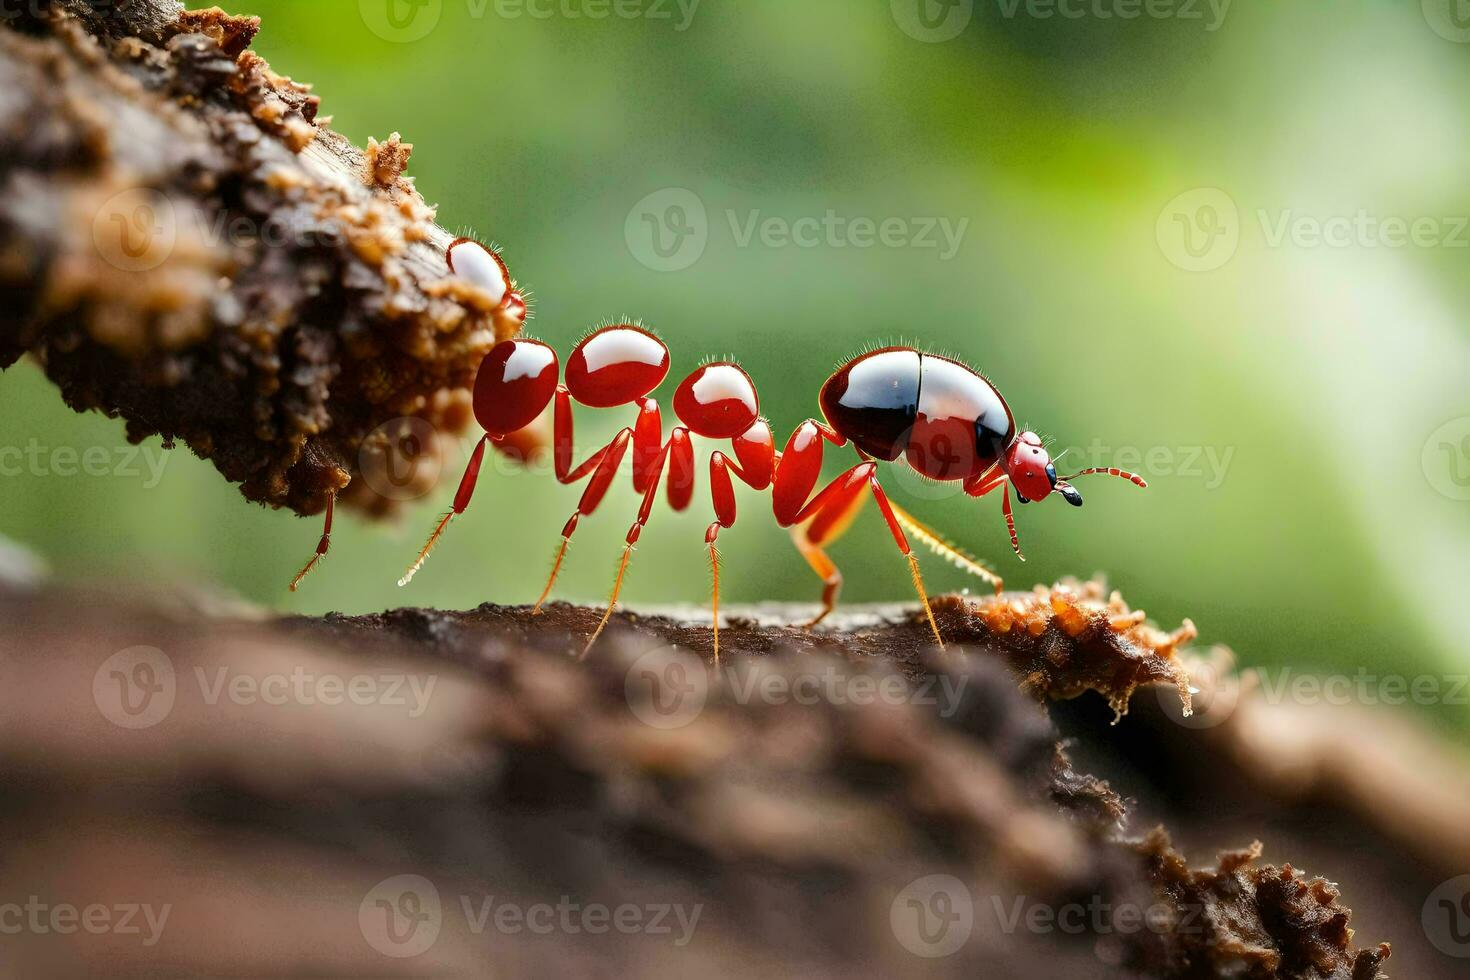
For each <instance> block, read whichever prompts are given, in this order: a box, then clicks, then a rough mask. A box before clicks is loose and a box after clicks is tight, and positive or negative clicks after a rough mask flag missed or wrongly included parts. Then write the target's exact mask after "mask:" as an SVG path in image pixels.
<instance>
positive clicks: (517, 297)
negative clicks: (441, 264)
mask: <svg viewBox="0 0 1470 980" xmlns="http://www.w3.org/2000/svg"><path fill="white" fill-rule="evenodd" d="M444 259H445V261H446V262H447V263H448V264H449V271H450V272H452V273H454V274H455V275H456V276H459V277H460V278H461V279H463V280H465V281H466V282H468V283H470V284H471V285H473V286H477V287H479V288H480V289H481V290H482V291H483V292H484V293H485V295H486V296H488V297H489V298H490V302H491V304H493V309H492V311H491V316H492V317H493V318H494V319H495V335H496V336H497V337H513V336H515V335H516V334H517V333H519V332H520V330H521V328H522V327H524V326H525V325H526V299H525V297H524V296H522V295H521V293H520V291H519V290H517V289H516V288H515V281H514V280H513V279H511V277H510V270H509V269H507V268H506V267H505V263H504V262H503V261H501V258H500V256H499V255H497V254H495V252H493V251H491V250H490V249H488V248H486V247H485V246H484V245H481V244H480V243H479V242H477V241H475V240H474V239H473V238H456V239H455V240H454V241H453V242H452V243H451V244H450V246H449V248H448V249H447V250H446V251H445V253H444Z"/></svg>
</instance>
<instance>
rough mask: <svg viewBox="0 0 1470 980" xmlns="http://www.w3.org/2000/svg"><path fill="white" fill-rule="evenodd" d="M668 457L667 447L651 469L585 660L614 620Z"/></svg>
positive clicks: (620, 453)
mask: <svg viewBox="0 0 1470 980" xmlns="http://www.w3.org/2000/svg"><path fill="white" fill-rule="evenodd" d="M670 443H671V444H672V440H670ZM614 452H616V454H617V456H618V457H619V458H621V457H622V455H623V454H622V450H621V449H618V450H614ZM668 457H669V447H668V446H665V447H664V449H663V451H662V452H661V453H659V455H658V458H657V459H655V460H654V462H653V465H652V466H651V467H650V468H649V471H648V484H647V486H646V487H645V488H644V491H643V503H641V504H640V505H639V507H638V518H637V520H635V521H634V522H633V526H632V527H630V528H628V536H627V537H626V538H625V539H624V544H623V557H622V558H621V559H620V560H619V561H618V576H617V578H616V579H615V580H614V581H613V589H612V595H611V596H610V597H609V598H608V600H607V609H606V610H605V611H604V612H603V614H602V620H601V622H599V623H598V624H597V629H595V630H593V631H592V636H591V637H589V638H588V640H587V646H585V647H584V648H583V649H582V658H583V659H585V658H586V656H587V654H589V653H591V652H592V645H593V644H594V643H596V642H597V638H598V637H599V636H601V635H602V631H603V630H604V629H605V628H606V627H607V623H608V620H610V619H612V614H613V610H614V609H615V608H616V607H617V604H618V595H619V594H620V593H621V592H622V591H623V577H624V576H625V575H626V574H627V572H628V562H629V560H630V559H631V558H632V555H633V546H634V545H636V544H637V543H638V538H639V537H640V536H641V535H642V534H643V528H644V527H645V526H646V525H647V524H648V517H649V515H650V514H652V513H653V502H654V500H656V499H657V498H658V485H659V481H660V480H661V479H662V478H663V474H664V461H665V460H667V459H668ZM613 465H614V469H616V466H617V464H616V462H615V463H614V464H613ZM594 479H595V478H594ZM563 544H565V542H563Z"/></svg>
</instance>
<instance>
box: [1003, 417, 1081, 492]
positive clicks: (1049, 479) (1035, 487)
mask: <svg viewBox="0 0 1470 980" xmlns="http://www.w3.org/2000/svg"><path fill="white" fill-rule="evenodd" d="M1005 470H1006V475H1007V476H1009V477H1010V478H1011V483H1013V484H1015V487H1016V496H1017V497H1018V498H1019V499H1020V501H1021V503H1023V504H1024V503H1029V502H1031V501H1034V500H1041V499H1042V498H1044V497H1046V496H1048V495H1050V494H1051V493H1053V492H1055V493H1059V494H1061V495H1062V497H1063V498H1065V499H1066V501H1067V503H1069V504H1071V505H1072V506H1073V507H1081V506H1082V494H1080V493H1078V492H1077V489H1076V488H1075V487H1073V486H1072V485H1071V484H1070V483H1067V482H1065V481H1063V480H1058V479H1057V468H1056V467H1055V466H1053V465H1052V461H1051V454H1050V453H1048V452H1047V451H1046V447H1044V446H1043V445H1042V444H1041V437H1040V436H1038V435H1037V434H1036V433H1034V432H1031V431H1029V430H1028V431H1026V432H1023V433H1021V434H1020V435H1019V436H1017V437H1016V441H1015V442H1013V443H1011V447H1010V449H1008V450H1006V455H1005Z"/></svg>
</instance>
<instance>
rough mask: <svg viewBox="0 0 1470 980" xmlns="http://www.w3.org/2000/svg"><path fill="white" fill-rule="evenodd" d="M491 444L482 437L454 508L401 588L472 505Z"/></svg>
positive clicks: (435, 530)
mask: <svg viewBox="0 0 1470 980" xmlns="http://www.w3.org/2000/svg"><path fill="white" fill-rule="evenodd" d="M489 442H490V437H489V436H482V437H481V438H480V442H479V443H478V444H477V445H476V446H475V451H474V452H473V453H471V454H470V462H469V465H468V466H466V467H465V470H464V476H463V477H461V478H460V481H459V490H458V491H456V492H455V494H454V506H453V507H452V508H450V511H449V513H447V514H445V515H444V518H443V519H442V520H441V521H439V526H438V527H436V528H434V533H433V534H430V535H429V540H428V541H427V542H425V543H424V548H423V550H422V551H420V552H419V556H418V559H417V560H416V561H415V562H414V563H413V564H412V565H410V566H408V571H406V572H404V573H403V577H402V578H400V579H399V580H398V585H399V586H400V587H402V586H405V585H407V584H408V583H409V582H411V581H413V577H414V576H415V575H417V574H418V571H419V569H421V568H423V567H424V562H426V561H428V560H429V552H431V551H433V550H434V545H436V544H438V543H439V539H440V538H441V537H443V535H444V529H445V528H447V527H449V522H450V521H452V520H454V518H455V517H456V516H458V515H460V514H463V513H464V511H465V508H466V507H468V506H469V505H470V498H471V497H473V496H474V495H475V483H476V481H478V480H479V478H480V465H481V464H482V463H483V462H484V461H485V446H486V445H488V444H489Z"/></svg>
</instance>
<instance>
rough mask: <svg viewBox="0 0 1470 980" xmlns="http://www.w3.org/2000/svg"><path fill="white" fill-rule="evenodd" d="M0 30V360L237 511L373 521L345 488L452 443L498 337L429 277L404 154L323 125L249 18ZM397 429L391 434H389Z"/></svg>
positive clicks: (68, 8) (36, 21) (62, 22)
mask: <svg viewBox="0 0 1470 980" xmlns="http://www.w3.org/2000/svg"><path fill="white" fill-rule="evenodd" d="M6 24H8V25H9V28H10V29H3V28H0V91H4V93H5V97H4V98H3V99H0V297H3V299H4V300H5V302H3V303H0V367H3V366H8V365H9V364H11V363H13V362H14V361H15V360H16V359H18V358H19V357H21V356H22V355H24V354H26V353H28V352H29V353H33V354H34V355H35V356H36V357H37V359H38V360H39V361H40V362H41V363H42V365H43V366H44V368H45V370H46V373H47V375H48V376H49V377H50V378H51V379H52V380H53V381H54V382H56V384H57V385H58V386H59V387H60V388H61V392H62V395H63V397H64V398H65V399H66V401H67V402H68V403H69V404H70V405H71V406H72V407H73V408H75V409H77V410H78V411H82V410H100V411H104V412H107V413H108V414H110V415H116V416H121V417H122V418H124V419H125V420H126V421H127V425H128V436H129V438H130V439H132V440H134V441H137V440H141V439H143V438H145V437H147V436H150V435H155V434H156V435H161V436H162V437H163V438H164V439H165V440H166V441H168V442H172V441H173V440H176V439H177V440H182V441H183V442H185V443H186V444H188V446H189V447H190V448H191V449H193V450H194V451H195V452H196V453H198V454H199V455H200V456H202V457H204V458H207V459H209V460H211V461H212V462H213V463H214V464H215V466H216V467H217V468H218V469H219V471H220V473H221V474H223V475H224V476H225V478H226V479H228V480H230V481H232V482H236V483H239V484H240V485H241V490H242V492H243V493H244V494H245V496H246V497H247V498H248V499H250V500H254V501H259V502H262V503H266V504H269V505H272V506H278V507H289V508H292V509H294V510H296V511H298V512H300V513H316V512H319V511H320V510H321V509H323V508H324V507H325V505H326V502H327V499H328V498H329V497H330V496H331V495H332V494H334V493H336V492H337V491H339V490H344V488H345V493H344V498H343V499H344V501H345V502H347V503H348V504H350V505H356V506H358V507H360V508H362V509H365V510H368V511H370V512H382V511H384V510H387V509H388V508H390V507H391V506H393V502H392V500H391V499H387V498H385V497H384V496H381V495H380V494H379V493H378V492H375V490H374V488H373V487H372V486H371V485H369V484H370V483H371V482H372V481H370V480H368V481H364V480H361V479H357V477H358V476H359V475H360V474H361V473H362V471H363V470H364V468H365V467H373V466H376V467H378V468H379V469H380V470H383V471H390V470H389V469H388V467H389V466H390V465H391V464H392V459H391V457H393V456H394V455H396V454H401V453H414V452H418V453H423V452H427V453H436V452H438V451H439V445H438V441H439V439H440V437H446V436H448V435H450V434H452V433H455V432H458V431H460V430H462V429H463V428H464V426H465V425H466V424H467V422H468V420H469V419H470V409H469V398H468V391H467V389H468V386H469V384H470V383H471V381H472V380H473V377H474V372H475V369H476V367H477V366H478V363H479V361H480V358H481V357H482V356H483V355H484V353H485V351H486V350H488V349H489V347H490V346H491V345H492V344H493V343H494V342H495V340H496V339H497V331H498V332H499V333H501V334H504V333H505V332H507V331H508V330H510V329H512V326H511V325H510V324H499V323H497V322H496V318H495V317H494V316H492V315H491V311H492V309H493V305H494V304H493V303H492V302H491V297H489V296H488V295H486V294H484V293H483V292H481V291H480V290H478V289H476V288H475V287H473V286H471V285H469V284H468V283H465V282H463V281H461V280H458V279H454V278H452V277H449V276H448V275H447V270H446V269H445V267H444V262H443V254H444V248H445V246H446V245H447V244H448V242H449V241H450V236H449V234H448V233H447V232H446V231H445V230H444V229H442V228H440V227H438V226H437V225H436V224H434V210H433V209H432V208H430V207H428V206H427V205H426V204H425V203H424V200H423V198H422V197H421V196H420V195H419V193H418V192H417V190H416V189H415V188H414V186H413V182H412V180H410V179H408V178H405V177H403V176H402V169H403V167H404V166H405V165H406V163H407V159H408V154H409V151H410V150H411V149H412V148H411V147H410V146H407V145H406V144H403V143H401V142H400V141H399V140H398V139H397V137H396V135H395V137H394V138H393V139H391V140H390V141H388V142H387V143H384V144H376V143H375V144H373V145H371V146H370V147H369V150H368V152H367V153H363V152H360V151H358V150H357V149H355V148H354V147H353V146H351V145H350V144H349V143H348V142H347V140H345V139H344V138H343V137H341V136H340V135H338V134H336V133H334V132H332V131H331V130H330V129H329V128H327V126H326V123H327V120H326V119H323V118H319V117H318V115H317V108H318V102H319V100H318V99H317V97H316V96H314V95H312V94H310V91H309V89H308V88H307V87H306V86H302V85H298V84H296V83H294V82H292V81H291V80H290V79H287V78H283V77H281V76H279V75H277V74H275V73H274V72H272V71H271V70H270V67H269V66H268V65H266V63H265V62H264V61H263V60H261V59H260V58H259V57H257V56H255V55H254V54H253V53H251V52H250V51H249V50H248V47H249V44H250V42H251V40H252V39H253V37H254V35H255V33H256V31H257V30H258V28H259V23H258V21H256V20H255V19H252V18H238V17H230V16H227V15H225V14H223V13H221V12H219V11H218V10H217V9H215V10H211V11H201V12H191V13H182V12H181V8H180V7H179V6H178V5H177V4H174V3H171V2H164V0H146V2H138V0H135V2H125V3H119V4H117V5H115V6H106V5H99V4H97V3H95V2H91V0H69V2H59V3H55V4H52V5H50V9H49V12H47V13H43V14H35V13H30V14H25V15H17V16H14V17H9V18H8V19H7V20H6ZM89 31H90V32H91V33H89ZM35 120H45V121H46V125H36V124H35V122H34V121H35ZM405 417H413V418H417V419H422V420H423V422H424V423H426V424H423V425H421V426H419V427H417V428H412V429H411V430H408V431H407V432H406V435H411V436H412V437H413V438H412V439H400V438H398V436H399V435H400V433H397V432H396V431H395V430H394V429H393V427H392V426H387V427H384V425H385V423H388V422H390V421H392V420H395V419H402V418H405ZM399 424H402V423H399ZM423 443H428V445H423ZM401 469H403V470H404V471H413V470H416V471H417V472H420V473H424V474H427V473H428V472H430V471H432V470H434V469H435V468H434V467H427V466H418V467H413V466H411V465H405V466H403V467H401ZM390 472H391V471H390ZM379 489H380V490H381V489H383V487H382V486H381V484H380V486H379ZM387 490H388V496H389V497H400V498H402V497H406V496H410V495H412V492H413V490H414V488H412V487H407V488H398V487H392V486H389V487H388V488H387Z"/></svg>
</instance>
